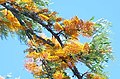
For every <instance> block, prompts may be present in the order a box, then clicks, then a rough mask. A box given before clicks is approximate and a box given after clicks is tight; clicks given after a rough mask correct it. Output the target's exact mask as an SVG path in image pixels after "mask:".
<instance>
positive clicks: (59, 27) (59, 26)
mask: <svg viewBox="0 0 120 79" xmlns="http://www.w3.org/2000/svg"><path fill="white" fill-rule="evenodd" d="M54 29H55V30H56V31H61V30H63V27H62V26H61V25H60V24H59V23H58V22H56V23H55V25H54Z"/></svg>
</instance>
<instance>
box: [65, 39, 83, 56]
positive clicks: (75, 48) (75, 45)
mask: <svg viewBox="0 0 120 79" xmlns="http://www.w3.org/2000/svg"><path fill="white" fill-rule="evenodd" d="M63 50H64V52H65V53H67V54H69V53H70V54H78V53H80V52H82V51H83V44H81V43H80V42H78V41H76V40H70V41H69V42H68V43H67V44H65V46H64V48H63Z"/></svg>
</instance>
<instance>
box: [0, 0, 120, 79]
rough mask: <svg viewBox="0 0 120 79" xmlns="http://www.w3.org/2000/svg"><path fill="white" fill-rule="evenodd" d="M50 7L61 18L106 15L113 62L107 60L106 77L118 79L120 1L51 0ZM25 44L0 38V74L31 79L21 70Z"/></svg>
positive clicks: (86, 18) (97, 17)
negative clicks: (108, 23) (110, 31)
mask: <svg viewBox="0 0 120 79" xmlns="http://www.w3.org/2000/svg"><path fill="white" fill-rule="evenodd" d="M52 1H53V2H54V3H53V4H51V5H50V8H51V9H52V10H53V11H54V10H55V11H57V12H58V13H59V15H60V16H63V17H64V18H67V19H68V18H71V17H73V16H75V15H77V16H78V17H79V18H82V19H85V20H88V19H90V18H91V17H92V16H95V20H97V19H99V18H106V19H107V20H109V21H110V22H112V28H111V30H112V34H111V35H110V38H111V41H112V47H113V54H114V56H115V60H114V61H110V62H109V63H108V67H107V68H106V69H105V70H106V71H108V72H109V73H108V75H110V78H109V79H118V78H120V77H119V74H118V73H120V50H119V49H120V47H119V45H120V37H119V36H120V30H119V29H120V24H119V23H120V1H119V0H52ZM25 49H26V46H25V45H24V44H22V43H20V42H19V40H18V39H17V37H16V38H14V39H13V38H11V37H9V38H8V40H1V39H0V75H6V74H7V73H12V74H13V76H14V77H17V76H21V79H33V78H32V75H31V74H30V73H28V72H27V71H26V70H25V69H24V66H23V64H24V59H25V58H24V56H25V54H24V53H23V50H25Z"/></svg>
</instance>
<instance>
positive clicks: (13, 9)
mask: <svg viewBox="0 0 120 79" xmlns="http://www.w3.org/2000/svg"><path fill="white" fill-rule="evenodd" d="M7 4H9V6H8V5H6V3H4V4H1V5H2V6H4V7H5V8H6V9H8V10H10V11H11V12H13V13H16V14H18V15H20V14H23V15H24V16H26V17H29V18H31V19H33V20H34V21H36V22H38V23H39V24H40V25H42V26H43V27H45V28H46V29H47V30H48V31H49V32H50V33H51V34H52V35H53V36H54V37H55V38H56V39H57V40H58V42H59V43H60V45H61V47H63V43H62V41H61V39H60V37H59V36H58V35H57V34H56V33H55V32H54V31H53V30H52V29H51V28H50V27H49V26H51V24H49V22H48V24H47V25H46V24H45V23H44V21H42V20H41V19H40V18H39V17H38V14H37V13H35V12H28V11H18V10H16V9H15V8H13V7H12V6H11V3H7ZM12 5H13V4H12ZM18 21H19V19H18Z"/></svg>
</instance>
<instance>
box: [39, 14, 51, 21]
mask: <svg viewBox="0 0 120 79" xmlns="http://www.w3.org/2000/svg"><path fill="white" fill-rule="evenodd" d="M39 17H40V18H41V19H42V20H44V21H48V20H49V17H47V16H46V15H44V14H39Z"/></svg>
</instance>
